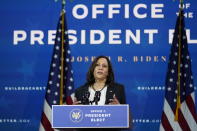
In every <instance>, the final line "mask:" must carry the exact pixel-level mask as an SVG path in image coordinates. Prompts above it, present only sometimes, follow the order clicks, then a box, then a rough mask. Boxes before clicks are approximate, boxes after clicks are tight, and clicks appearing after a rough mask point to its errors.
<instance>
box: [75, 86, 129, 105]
mask: <svg viewBox="0 0 197 131" xmlns="http://www.w3.org/2000/svg"><path fill="white" fill-rule="evenodd" d="M88 87H89V85H88V84H85V85H83V86H81V87H79V88H77V89H76V90H75V97H76V98H77V101H81V100H82V97H83V96H84V94H85V92H88ZM114 94H115V96H116V98H117V99H118V101H119V102H120V104H126V99H125V91H124V86H123V85H121V84H118V83H112V84H110V85H108V86H107V93H106V101H105V104H109V103H110V99H113V96H114Z"/></svg>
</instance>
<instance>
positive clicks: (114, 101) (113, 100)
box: [109, 95, 120, 105]
mask: <svg viewBox="0 0 197 131" xmlns="http://www.w3.org/2000/svg"><path fill="white" fill-rule="evenodd" d="M117 104H120V102H119V101H118V99H117V98H116V96H115V95H114V97H113V99H112V100H111V102H110V103H109V105H117Z"/></svg>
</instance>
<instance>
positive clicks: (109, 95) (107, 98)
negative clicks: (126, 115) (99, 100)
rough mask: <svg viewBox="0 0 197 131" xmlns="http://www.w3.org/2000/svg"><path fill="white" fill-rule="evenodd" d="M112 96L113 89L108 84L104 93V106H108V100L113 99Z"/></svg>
mask: <svg viewBox="0 0 197 131" xmlns="http://www.w3.org/2000/svg"><path fill="white" fill-rule="evenodd" d="M113 94H114V88H113V86H112V85H111V84H110V85H108V87H107V93H106V100H105V104H109V102H110V99H113Z"/></svg>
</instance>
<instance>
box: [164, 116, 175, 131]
mask: <svg viewBox="0 0 197 131" xmlns="http://www.w3.org/2000/svg"><path fill="white" fill-rule="evenodd" d="M161 119H162V121H161V123H162V125H163V128H164V130H166V131H173V129H172V127H171V125H170V123H169V121H168V118H167V117H166V114H165V113H164V112H163V113H162V117H161Z"/></svg>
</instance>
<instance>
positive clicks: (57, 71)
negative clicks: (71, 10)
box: [39, 9, 74, 131]
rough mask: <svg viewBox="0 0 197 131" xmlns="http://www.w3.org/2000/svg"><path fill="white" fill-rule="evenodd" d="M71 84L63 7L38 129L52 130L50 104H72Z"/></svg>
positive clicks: (70, 68)
mask: <svg viewBox="0 0 197 131" xmlns="http://www.w3.org/2000/svg"><path fill="white" fill-rule="evenodd" d="M62 60H63V61H62ZM73 86H74V82H73V70H72V66H71V51H70V48H69V44H68V33H67V27H66V20H65V10H64V9H63V10H62V12H61V15H60V18H59V22H58V26H57V32H56V38H55V44H54V49H53V55H52V61H51V66H50V72H49V77H48V83H47V89H46V95H45V100H44V107H43V112H42V118H41V123H40V128H39V130H40V131H43V130H45V131H53V130H54V129H53V128H52V127H51V121H52V120H51V113H52V105H61V104H72V102H73V101H72V98H71V97H72V96H73V95H74V88H73ZM61 94H62V95H61Z"/></svg>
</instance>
